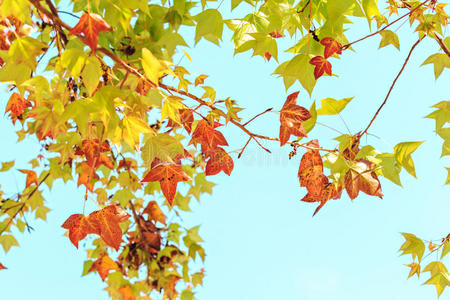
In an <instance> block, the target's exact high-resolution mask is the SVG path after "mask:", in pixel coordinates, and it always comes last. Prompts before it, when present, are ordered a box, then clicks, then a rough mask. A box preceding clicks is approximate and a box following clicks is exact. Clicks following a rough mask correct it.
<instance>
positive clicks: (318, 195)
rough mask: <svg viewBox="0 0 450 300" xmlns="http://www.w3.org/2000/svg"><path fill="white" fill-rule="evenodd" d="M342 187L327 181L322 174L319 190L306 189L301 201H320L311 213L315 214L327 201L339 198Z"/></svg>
mask: <svg viewBox="0 0 450 300" xmlns="http://www.w3.org/2000/svg"><path fill="white" fill-rule="evenodd" d="M341 193H342V187H340V186H338V187H336V185H335V184H334V183H330V182H328V177H326V176H325V175H323V177H322V187H321V188H320V190H316V191H314V193H313V192H310V191H309V190H308V194H306V196H305V197H303V198H302V199H301V201H303V202H320V204H319V206H318V207H317V208H316V210H315V211H314V213H313V216H315V215H316V214H317V213H318V212H319V210H320V209H321V208H322V207H323V206H324V205H325V204H326V203H327V202H328V200H330V199H339V198H340V197H341Z"/></svg>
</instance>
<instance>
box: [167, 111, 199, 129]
mask: <svg viewBox="0 0 450 300" xmlns="http://www.w3.org/2000/svg"><path fill="white" fill-rule="evenodd" d="M178 114H179V116H180V121H181V124H182V125H183V127H184V129H186V131H187V132H188V133H189V134H191V131H192V123H193V122H194V114H193V113H192V110H191V109H184V108H183V109H179V110H178ZM167 126H168V127H178V126H179V125H178V124H177V123H176V122H174V121H172V119H169V122H168V123H167Z"/></svg>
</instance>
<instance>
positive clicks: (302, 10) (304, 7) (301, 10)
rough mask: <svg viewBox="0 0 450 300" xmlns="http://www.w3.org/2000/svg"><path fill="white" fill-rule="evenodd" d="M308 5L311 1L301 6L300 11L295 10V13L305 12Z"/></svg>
mask: <svg viewBox="0 0 450 300" xmlns="http://www.w3.org/2000/svg"><path fill="white" fill-rule="evenodd" d="M309 3H311V0H308V2H306V4H305V5H304V6H303V8H302V9H300V10H297V13H298V14H302V13H303V12H304V11H305V9H306V8H307V7H308V5H309Z"/></svg>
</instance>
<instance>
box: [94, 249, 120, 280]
mask: <svg viewBox="0 0 450 300" xmlns="http://www.w3.org/2000/svg"><path fill="white" fill-rule="evenodd" d="M118 269H119V266H118V265H117V263H116V262H115V261H113V260H112V259H111V258H110V257H109V256H108V255H103V256H101V257H100V258H99V259H97V260H96V261H94V263H93V264H92V266H91V267H90V268H89V272H93V271H97V273H98V275H100V278H101V279H102V280H103V281H105V279H106V276H108V274H109V271H111V270H118Z"/></svg>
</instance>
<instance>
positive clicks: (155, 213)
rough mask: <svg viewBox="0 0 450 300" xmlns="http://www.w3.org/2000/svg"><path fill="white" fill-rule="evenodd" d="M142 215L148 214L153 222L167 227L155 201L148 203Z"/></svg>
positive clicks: (164, 217)
mask: <svg viewBox="0 0 450 300" xmlns="http://www.w3.org/2000/svg"><path fill="white" fill-rule="evenodd" d="M142 213H144V214H148V215H149V216H150V217H151V218H152V220H154V221H158V222H160V223H162V224H164V225H167V224H166V216H165V215H164V213H163V212H162V210H161V208H160V207H159V205H158V203H156V201H150V202H149V203H148V205H147V207H146V208H145V209H144V211H143V212H142Z"/></svg>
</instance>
